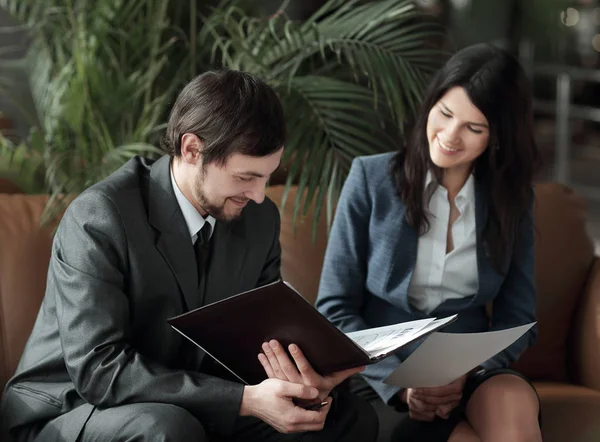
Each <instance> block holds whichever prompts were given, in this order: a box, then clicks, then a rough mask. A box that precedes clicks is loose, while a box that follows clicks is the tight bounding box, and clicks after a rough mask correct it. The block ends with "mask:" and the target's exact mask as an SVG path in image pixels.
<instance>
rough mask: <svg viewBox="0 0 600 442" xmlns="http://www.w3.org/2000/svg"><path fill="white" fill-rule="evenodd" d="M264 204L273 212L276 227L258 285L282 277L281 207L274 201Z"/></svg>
mask: <svg viewBox="0 0 600 442" xmlns="http://www.w3.org/2000/svg"><path fill="white" fill-rule="evenodd" d="M264 204H268V205H269V206H270V208H271V211H272V213H273V215H272V216H273V220H274V221H273V224H274V226H275V227H274V228H273V229H272V230H271V234H272V240H271V246H270V248H269V253H268V255H267V259H266V260H265V265H264V266H263V269H262V272H261V274H260V278H259V280H258V283H257V287H260V286H263V285H266V284H270V283H271V282H275V281H277V280H279V279H281V243H280V242H279V234H280V232H281V217H280V215H279V209H278V208H277V206H276V205H275V204H274V203H273V202H272V201H270V200H269V201H265V203H264Z"/></svg>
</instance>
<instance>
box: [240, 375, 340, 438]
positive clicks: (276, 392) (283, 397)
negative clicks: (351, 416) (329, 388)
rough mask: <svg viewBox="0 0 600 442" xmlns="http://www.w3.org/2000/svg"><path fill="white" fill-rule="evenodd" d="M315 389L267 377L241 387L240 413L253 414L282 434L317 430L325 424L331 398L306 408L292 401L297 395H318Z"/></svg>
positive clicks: (311, 398) (308, 397) (306, 398)
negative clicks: (318, 404) (324, 402)
mask: <svg viewBox="0 0 600 442" xmlns="http://www.w3.org/2000/svg"><path fill="white" fill-rule="evenodd" d="M318 394H319V393H318V391H317V389H315V388H312V387H308V386H306V385H302V384H294V383H291V382H286V381H281V380H279V379H267V380H266V381H263V382H261V383H260V384H258V385H252V386H246V387H244V393H243V394H242V404H241V407H240V415H242V416H254V417H257V418H259V419H261V420H262V421H264V422H266V423H267V424H269V425H270V426H272V427H273V428H275V429H276V430H277V431H279V432H281V433H296V432H301V431H320V430H322V429H323V426H324V425H325V419H326V418H327V413H329V410H330V408H331V401H332V398H331V397H329V398H327V401H326V402H327V404H326V405H324V406H323V407H321V408H319V409H318V410H314V411H313V410H306V409H304V408H302V407H299V406H296V405H295V404H294V399H296V398H299V399H303V400H305V401H307V402H310V401H312V400H314V399H315V398H316V397H317V396H318Z"/></svg>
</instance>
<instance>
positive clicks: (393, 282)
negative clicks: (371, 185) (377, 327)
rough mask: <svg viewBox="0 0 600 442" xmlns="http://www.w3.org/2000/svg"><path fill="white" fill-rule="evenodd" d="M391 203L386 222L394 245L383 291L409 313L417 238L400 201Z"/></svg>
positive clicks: (394, 199) (396, 200)
mask: <svg viewBox="0 0 600 442" xmlns="http://www.w3.org/2000/svg"><path fill="white" fill-rule="evenodd" d="M394 192H395V190H394ZM391 201H392V206H391V209H390V210H389V211H388V217H387V221H388V222H389V223H390V226H391V229H390V230H389V232H390V236H391V239H393V240H395V241H396V244H395V247H394V256H393V258H392V265H391V269H390V272H389V278H388V280H387V284H386V289H385V291H387V292H388V293H394V294H395V295H393V298H394V300H395V302H394V303H395V304H397V305H398V306H399V307H401V308H402V309H403V310H405V311H409V312H411V311H413V308H412V307H411V305H410V303H409V302H408V287H409V285H410V281H411V279H412V275H413V273H414V270H415V263H416V262H417V248H418V245H419V237H418V235H417V233H416V231H415V229H413V228H412V227H411V226H410V224H408V221H407V220H406V216H405V212H406V210H405V207H404V205H403V204H402V202H401V201H400V199H399V198H398V197H396V196H394V198H393V199H392V200H391ZM415 312H416V311H415Z"/></svg>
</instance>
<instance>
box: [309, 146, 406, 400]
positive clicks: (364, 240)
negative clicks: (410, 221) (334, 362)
mask: <svg viewBox="0 0 600 442" xmlns="http://www.w3.org/2000/svg"><path fill="white" fill-rule="evenodd" d="M370 215H371V200H370V196H369V192H368V186H367V179H366V174H365V170H364V166H363V164H362V162H361V160H360V158H356V159H355V160H353V163H352V167H351V168H350V172H349V174H348V177H347V178H346V181H345V183H344V186H343V188H342V192H341V194H340V198H339V201H338V206H337V209H336V214H335V218H334V222H333V225H332V228H331V232H330V236H329V241H328V244H327V250H326V252H325V259H324V263H323V271H322V273H321V281H320V284H319V293H318V296H317V300H316V303H315V305H316V307H317V309H318V310H319V311H320V312H321V313H322V314H323V315H324V316H325V317H327V318H328V319H329V320H330V321H331V322H332V323H333V324H334V325H335V326H336V327H338V328H339V329H340V330H342V331H343V332H345V333H348V332H352V331H356V330H363V329H366V328H369V327H368V325H367V324H366V323H365V321H364V319H363V318H362V316H361V310H362V307H363V304H364V303H365V297H366V296H370V295H369V294H368V291H367V289H366V281H367V259H368V256H369V241H370V237H369V220H370ZM399 364H400V361H399V359H398V358H397V357H396V356H394V355H392V356H389V357H387V358H386V359H384V360H383V361H380V362H378V363H377V364H374V365H369V366H368V367H367V368H366V370H365V371H363V372H362V376H363V377H364V379H365V380H366V381H367V382H368V383H369V385H370V386H371V387H372V388H373V389H374V390H375V391H376V392H377V394H378V395H379V396H380V397H381V398H382V399H383V401H384V402H386V403H388V402H389V401H390V400H391V399H392V398H394V397H395V395H396V393H397V392H398V391H400V388H398V387H395V386H392V385H387V384H384V383H383V380H384V379H385V378H386V377H387V376H388V375H389V374H390V373H391V372H392V371H394V370H395V369H396V368H397V367H398V365H399Z"/></svg>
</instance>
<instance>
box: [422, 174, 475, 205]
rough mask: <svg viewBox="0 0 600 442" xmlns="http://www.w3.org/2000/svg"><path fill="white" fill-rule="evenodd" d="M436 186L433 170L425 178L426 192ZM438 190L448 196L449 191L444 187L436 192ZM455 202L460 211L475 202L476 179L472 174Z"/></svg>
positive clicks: (440, 187)
mask: <svg viewBox="0 0 600 442" xmlns="http://www.w3.org/2000/svg"><path fill="white" fill-rule="evenodd" d="M434 185H437V182H436V181H435V180H434V177H433V173H432V172H431V170H428V171H427V175H426V176H425V192H427V191H428V190H429V188H430V186H434ZM438 190H440V191H442V193H443V194H444V195H447V194H448V192H447V190H446V189H445V188H444V187H443V186H442V185H439V186H438V187H437V189H436V192H437V191H438ZM454 201H455V203H456V206H457V207H458V209H459V210H460V211H462V210H463V209H464V207H465V206H467V205H468V204H471V203H474V202H475V178H474V177H473V174H472V173H471V174H469V178H467V181H466V182H465V184H464V185H463V186H462V189H460V192H458V195H456V198H455V200H454Z"/></svg>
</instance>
